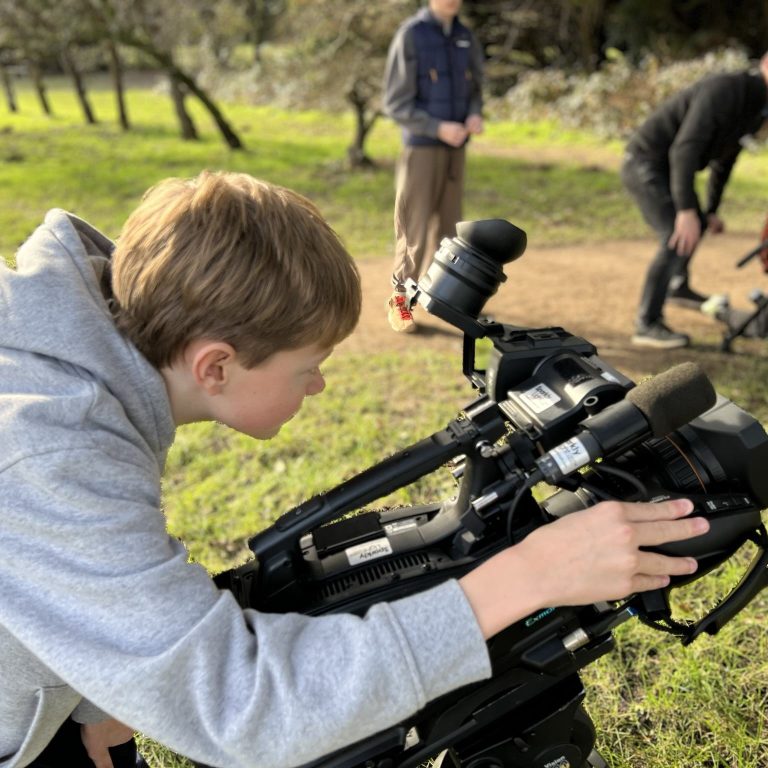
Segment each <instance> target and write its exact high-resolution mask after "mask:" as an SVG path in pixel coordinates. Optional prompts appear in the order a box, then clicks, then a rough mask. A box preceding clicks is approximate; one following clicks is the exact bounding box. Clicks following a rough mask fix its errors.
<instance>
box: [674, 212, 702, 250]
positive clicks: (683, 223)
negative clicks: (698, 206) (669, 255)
mask: <svg viewBox="0 0 768 768" xmlns="http://www.w3.org/2000/svg"><path fill="white" fill-rule="evenodd" d="M700 239H701V221H700V219H699V214H698V212H697V211H696V210H695V209H694V208H686V209H685V210H683V211H678V212H677V215H676V216H675V229H674V231H673V232H672V235H671V236H670V238H669V241H668V245H669V247H670V248H674V249H675V251H677V255H678V256H690V255H691V254H692V253H693V251H694V249H695V248H696V246H697V245H698V243H699V240H700Z"/></svg>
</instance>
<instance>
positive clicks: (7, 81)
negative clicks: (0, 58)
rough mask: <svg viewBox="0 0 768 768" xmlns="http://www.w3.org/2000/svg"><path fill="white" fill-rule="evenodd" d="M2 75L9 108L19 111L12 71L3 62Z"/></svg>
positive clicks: (11, 110) (0, 67)
mask: <svg viewBox="0 0 768 768" xmlns="http://www.w3.org/2000/svg"><path fill="white" fill-rule="evenodd" d="M0 77H2V79H3V90H4V91H5V100H6V102H7V103H8V110H9V111H10V112H18V111H19V108H18V106H17V105H16V93H15V92H14V90H13V82H12V81H11V73H10V72H9V71H8V68H7V67H6V66H4V65H3V64H0Z"/></svg>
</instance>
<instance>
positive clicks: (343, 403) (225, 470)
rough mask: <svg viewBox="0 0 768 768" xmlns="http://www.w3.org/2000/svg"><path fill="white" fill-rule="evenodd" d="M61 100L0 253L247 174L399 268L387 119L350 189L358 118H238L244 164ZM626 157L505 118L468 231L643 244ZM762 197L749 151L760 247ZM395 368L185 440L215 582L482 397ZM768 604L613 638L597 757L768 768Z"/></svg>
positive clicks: (19, 156)
mask: <svg viewBox="0 0 768 768" xmlns="http://www.w3.org/2000/svg"><path fill="white" fill-rule="evenodd" d="M49 95H50V99H51V102H52V105H53V109H54V117H53V118H44V117H42V116H41V115H40V113H39V108H38V106H37V104H36V101H35V99H34V95H33V93H32V92H31V91H30V90H28V89H25V88H23V87H21V88H20V89H19V94H18V99H19V104H20V112H19V113H18V114H9V113H8V112H7V111H5V109H4V108H3V111H0V255H3V256H5V257H6V258H7V259H8V260H9V261H10V262H12V261H13V253H14V251H15V249H16V248H17V247H18V245H19V244H20V243H21V242H22V241H23V240H24V238H25V237H26V236H27V235H28V234H29V232H30V231H31V230H32V229H33V228H34V227H35V226H36V225H37V223H38V222H39V221H40V219H41V217H42V216H43V215H44V213H45V211H46V210H47V209H49V208H51V207H61V208H65V209H67V210H70V211H72V212H74V213H76V214H78V215H80V216H82V217H83V218H85V219H87V220H89V221H91V222H93V223H94V224H95V225H97V226H99V227H100V228H101V229H103V230H104V231H105V232H107V233H108V234H110V235H112V236H116V235H117V234H118V232H119V228H120V225H121V222H122V221H123V220H124V218H125V217H126V215H127V214H128V212H129V211H130V210H131V209H132V208H133V207H134V205H135V204H136V203H137V201H138V200H139V198H140V196H141V194H142V192H143V191H144V190H145V189H146V188H147V187H148V186H150V185H152V184H153V183H155V182H156V181H158V180H160V179H162V178H164V177H166V176H170V175H173V176H192V175H195V174H197V173H198V172H199V171H200V170H201V169H203V168H211V169H232V170H241V171H247V172H249V173H252V174H254V175H256V176H259V177H262V178H265V179H268V180H270V181H273V182H276V183H279V184H284V185H286V186H290V187H293V188H295V189H297V190H299V191H301V192H303V193H305V194H307V195H309V196H310V197H312V198H313V199H314V200H315V201H316V202H317V203H318V205H319V206H320V208H321V210H322V211H323V212H324V213H325V214H326V215H327V217H328V218H329V220H330V221H331V223H332V224H333V226H334V227H335V228H336V230H337V231H338V232H339V233H340V234H341V236H342V237H343V239H344V240H345V242H346V243H347V245H348V247H349V248H350V250H351V252H352V253H353V254H355V256H356V257H357V258H359V259H366V258H375V257H380V256H382V255H386V254H389V253H391V247H392V246H391V239H392V236H391V209H392V203H393V186H392V172H393V165H394V161H395V158H396V155H397V151H398V140H399V139H398V135H397V131H396V130H395V129H394V127H393V126H392V125H391V124H390V123H389V122H386V121H383V120H382V121H379V123H377V125H376V128H375V129H374V132H373V134H372V136H371V138H370V140H369V143H368V150H369V153H370V154H371V155H372V156H373V157H374V159H375V160H376V162H377V168H375V169H373V170H367V171H362V172H358V173H349V172H347V171H346V170H345V168H344V166H343V162H342V160H343V158H344V155H345V147H346V144H347V143H348V141H349V138H350V137H351V135H352V121H351V118H350V116H348V115H343V116H338V115H328V114H323V113H318V112H307V113H289V112H284V111H279V110H275V109H269V108H264V107H259V108H256V107H247V106H243V105H228V106H226V109H225V112H226V114H227V116H228V117H229V118H230V119H231V121H232V123H233V124H234V126H235V128H236V130H237V131H239V132H240V133H241V134H242V138H243V140H244V142H245V144H246V146H247V149H246V150H245V151H241V152H233V151H231V150H228V149H227V148H226V147H225V146H224V144H223V142H222V141H221V139H220V138H219V137H218V135H217V134H216V132H215V130H214V128H213V126H212V125H211V124H210V121H209V120H208V119H207V117H206V116H205V115H204V114H202V113H201V112H200V111H199V110H198V109H195V108H193V114H194V115H195V117H196V119H197V121H198V124H199V128H200V131H201V136H202V137H201V140H200V141H198V142H184V141H182V140H180V139H178V138H177V136H176V126H175V121H174V117H173V114H172V111H171V106H170V100H169V99H168V98H167V97H166V96H165V95H163V94H161V93H159V92H154V91H150V90H146V89H144V90H131V91H130V92H129V94H128V107H129V114H130V117H131V120H132V121H133V124H134V128H133V130H131V131H130V132H128V133H123V132H121V131H120V130H119V129H118V128H117V127H116V125H115V119H114V106H113V104H112V97H111V94H110V93H109V92H108V91H106V90H94V91H92V93H91V98H92V101H93V106H94V109H95V112H96V115H97V117H98V118H99V120H100V122H99V124H97V125H95V126H86V125H83V124H82V120H81V118H80V115H79V113H78V110H77V106H76V104H75V102H74V99H73V97H72V95H71V93H70V91H69V88H68V85H67V84H62V83H51V87H50V92H49ZM620 156H621V145H620V144H619V143H606V142H603V141H599V140H597V139H595V138H594V137H591V136H589V135H587V134H581V133H578V132H574V131H568V132H565V131H562V130H559V129H558V127H557V126H555V125H551V124H546V123H541V124H528V125H513V124H508V123H499V124H494V123H493V121H492V120H491V121H489V123H488V129H487V132H486V134H485V135H484V136H483V137H481V138H480V139H479V140H478V141H477V142H476V144H475V146H474V147H473V148H472V157H471V162H470V165H469V171H468V173H469V178H468V185H467V193H466V217H467V218H492V217H503V218H508V219H509V220H511V221H513V222H514V223H516V224H518V225H519V226H521V227H522V228H523V229H525V230H526V231H527V232H528V236H529V242H531V243H536V244H537V245H557V244H564V243H572V242H578V241H583V242H599V241H600V240H606V239H617V238H637V237H645V236H646V235H647V232H646V228H645V225H644V224H643V223H642V221H641V220H640V218H639V216H638V214H637V212H636V210H635V209H634V207H633V206H631V205H629V204H628V198H627V197H626V195H625V193H624V192H623V190H622V189H621V186H620V183H619V181H618V178H617V175H616V172H615V169H616V167H618V163H619V161H620ZM766 200H768V154H767V153H765V152H760V153H756V154H747V153H744V155H743V157H742V158H741V159H740V160H739V164H738V167H737V169H736V172H735V173H734V178H733V180H732V182H731V184H730V186H729V189H728V193H727V198H726V203H725V205H724V207H723V215H724V218H726V219H727V220H728V222H729V224H730V226H731V230H732V231H736V232H738V231H743V232H745V233H749V234H750V235H752V234H754V232H755V231H756V229H757V228H758V226H759V225H760V224H761V223H762V221H763V218H764V216H765V214H766ZM396 363H397V360H396V359H395V358H394V356H393V353H390V352H379V351H376V350H372V351H371V352H370V354H367V355H365V356H362V355H353V354H346V355H339V356H337V357H334V358H333V359H332V360H331V361H329V363H328V365H327V371H326V373H327V378H328V389H327V393H326V394H324V396H323V397H322V398H314V399H312V400H311V401H310V403H309V404H308V406H307V407H306V409H305V411H304V412H303V413H302V414H301V415H300V416H299V417H297V418H296V419H294V420H293V421H292V422H291V423H290V424H289V425H287V426H286V427H285V429H284V430H283V432H282V433H281V435H280V436H279V438H277V439H276V440H275V441H273V442H271V443H270V444H268V445H264V444H261V443H257V442H255V441H252V440H250V439H247V438H244V437H243V436H241V435H237V434H235V433H233V432H231V431H228V430H226V429H224V428H222V427H220V426H217V425H212V424H211V425H195V426H190V427H184V428H182V429H180V430H179V435H178V441H177V444H176V446H175V447H174V449H173V450H172V452H171V455H170V457H169V462H168V468H167V470H168V471H167V474H166V479H165V511H166V514H167V517H168V524H169V529H170V530H171V532H172V533H173V534H175V535H178V536H180V537H182V538H183V539H184V541H185V542H186V544H187V546H188V547H189V550H190V553H191V556H192V557H193V558H194V559H195V560H197V561H199V562H201V563H203V564H204V565H205V566H206V567H208V568H209V569H211V570H212V571H216V570H220V569H222V568H225V567H228V566H231V565H233V564H235V563H238V562H242V560H243V559H244V558H245V557H246V556H247V550H246V549H245V541H246V539H247V538H248V537H249V536H251V535H252V534H253V533H255V532H256V531H258V530H259V529H261V528H262V527H264V526H266V525H268V524H269V523H270V521H272V520H273V519H274V518H275V517H276V516H277V515H279V514H281V513H282V512H284V511H286V510H287V509H289V508H291V507H292V506H294V505H295V504H297V503H298V502H300V501H302V500H303V499H305V498H308V497H309V496H311V495H312V494H314V493H317V492H319V491H322V490H323V489H326V488H328V487H330V486H332V485H335V484H336V483H338V482H340V481H341V480H343V479H344V478H346V477H349V476H350V475H352V474H354V473H355V472H357V471H360V470H362V469H364V468H365V467H366V466H369V465H370V464H372V463H374V462H375V461H378V460H380V459H381V458H383V457H384V456H386V455H387V454H388V453H391V452H392V451H393V450H395V449H397V448H400V447H404V446H405V445H407V444H408V443H410V442H413V441H415V440H417V439H420V438H421V437H424V436H425V435H427V434H429V433H431V432H433V431H435V430H437V429H440V428H442V427H443V426H444V425H445V423H446V422H447V421H448V420H449V419H451V418H452V417H453V416H454V415H455V412H456V410H457V409H458V408H459V407H461V406H462V405H463V404H465V403H467V402H469V400H470V399H471V393H470V391H469V388H468V386H467V385H466V383H465V382H464V380H463V378H462V377H461V375H460V361H459V360H456V359H453V358H451V357H449V356H448V355H446V354H443V353H439V352H430V351H428V350H421V351H420V352H419V356H418V360H417V361H416V360H414V361H413V364H412V365H407V366H400V369H399V370H400V371H402V372H403V373H402V375H400V376H398V377H396V378H393V377H392V376H391V373H390V372H391V370H392V369H393V368H394V367H395V365H396ZM728 366H729V364H727V363H726V364H725V365H724V366H723V368H722V369H721V370H719V371H718V372H717V373H716V374H715V377H714V378H715V383H716V385H717V387H718V389H720V391H722V392H723V394H725V395H726V396H730V397H733V398H734V399H736V400H737V401H738V402H740V403H743V404H744V405H745V407H748V408H750V409H751V411H752V413H753V414H754V415H756V416H757V417H758V418H759V419H761V420H762V421H763V423H766V422H768V406H767V405H766V402H765V394H764V392H765V389H764V387H765V384H764V381H765V379H764V376H763V374H764V372H765V369H764V367H763V368H760V375H757V373H756V370H757V369H750V368H749V366H745V365H739V366H738V367H728ZM361 372H364V373H363V374H361ZM361 377H362V378H364V380H365V387H364V388H361V387H360V386H359V381H360V379H361ZM425 382H432V383H433V389H434V391H435V393H436V395H435V396H434V397H429V398H426V399H425V402H424V403H423V404H422V405H421V406H420V407H419V408H418V409H417V410H416V411H413V409H410V408H408V409H404V408H403V406H402V404H401V402H402V400H403V394H404V393H406V392H408V391H410V390H411V389H412V388H413V387H415V386H419V387H421V388H422V389H423V388H424V383H425ZM449 488H450V481H449V479H444V478H437V477H435V478H432V477H429V478H426V479H424V480H423V481H421V482H419V483H417V484H414V485H413V486H409V487H408V488H404V489H401V490H400V491H398V492H396V493H395V494H393V496H392V497H391V498H390V499H387V500H385V501H388V502H392V503H412V502H417V501H432V500H435V498H436V497H438V498H442V496H443V495H444V494H445V493H447V492H448V489H449ZM739 568H743V563H740V564H738V567H737V566H736V564H734V565H733V566H729V567H728V568H725V569H724V570H723V572H722V573H720V574H718V576H717V578H714V579H713V578H708V579H705V580H702V582H700V583H698V584H697V585H696V587H695V588H691V589H690V590H686V594H685V596H684V597H683V598H681V601H682V605H681V609H682V610H683V611H685V612H690V613H691V614H693V615H696V611H697V609H700V610H702V611H703V610H704V609H705V606H706V605H711V604H712V603H713V602H714V601H715V600H716V599H717V596H718V595H719V594H722V592H723V589H724V588H727V587H728V586H729V585H732V584H733V583H734V582H735V581H736V580H737V579H738V575H739V572H740V571H739ZM767 605H768V602H766V600H765V599H764V598H761V599H759V600H758V601H756V602H755V603H754V604H753V605H752V606H750V608H749V609H748V610H747V611H745V612H744V613H743V614H741V616H739V617H738V618H737V619H736V620H734V621H733V622H732V623H731V624H729V625H728V626H727V627H726V628H725V629H724V630H723V632H722V633H721V634H720V635H718V636H717V637H715V638H710V637H704V638H702V639H701V640H698V641H697V642H696V643H695V644H694V645H693V646H691V647H689V648H682V647H681V646H680V645H679V644H678V643H676V642H675V641H673V640H672V639H670V638H668V637H667V636H665V635H662V634H659V633H655V632H653V631H651V630H650V629H648V628H645V627H642V626H640V625H638V624H636V623H630V624H628V625H625V626H624V627H622V628H620V629H619V630H618V631H617V633H616V635H617V640H618V642H617V650H616V651H615V652H614V653H612V654H610V655H609V656H607V657H604V658H602V659H600V660H599V661H598V662H597V663H595V664H594V665H592V666H591V667H589V668H588V669H587V670H586V671H585V674H584V680H585V683H586V685H587V689H588V692H587V701H586V704H587V708H588V709H589V711H590V712H591V714H592V715H593V717H594V719H595V721H596V723H597V729H598V744H599V747H600V749H601V751H602V752H603V754H604V756H605V757H606V758H607V759H608V761H609V763H610V764H611V765H612V766H613V768H641V766H642V768H677V767H678V766H686V767H687V766H704V767H706V768H726V767H728V768H765V766H766V765H768V737H767V736H766V733H765V729H766V714H765V713H766V704H768V639H766V638H768V633H766V631H765V627H764V626H762V624H763V621H764V617H765V611H766V606H767ZM145 749H146V750H147V751H148V752H149V753H150V757H149V759H150V762H151V764H152V765H153V768H154V767H155V766H162V767H163V768H170V766H173V765H178V764H180V761H178V760H177V759H176V758H174V757H173V756H172V755H169V754H168V753H167V752H165V751H164V750H162V749H160V748H158V747H157V746H156V745H154V744H152V743H151V742H146V743H145Z"/></svg>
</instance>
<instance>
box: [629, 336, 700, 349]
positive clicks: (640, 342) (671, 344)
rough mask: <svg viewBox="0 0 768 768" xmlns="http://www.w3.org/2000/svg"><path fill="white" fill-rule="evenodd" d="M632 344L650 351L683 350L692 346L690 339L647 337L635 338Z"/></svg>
mask: <svg viewBox="0 0 768 768" xmlns="http://www.w3.org/2000/svg"><path fill="white" fill-rule="evenodd" d="M631 341H632V343H633V344H634V345H635V346H636V347H648V348H649V349H682V348H683V347H687V346H688V345H689V344H690V341H689V340H688V339H679V340H672V339H670V340H668V341H663V340H662V339H650V338H648V337H647V336H633V337H632V339H631Z"/></svg>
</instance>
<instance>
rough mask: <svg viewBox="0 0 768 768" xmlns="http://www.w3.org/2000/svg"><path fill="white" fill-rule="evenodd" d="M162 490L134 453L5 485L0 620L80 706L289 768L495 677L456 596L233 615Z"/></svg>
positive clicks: (0, 493) (198, 751)
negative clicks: (175, 533) (361, 612)
mask: <svg viewBox="0 0 768 768" xmlns="http://www.w3.org/2000/svg"><path fill="white" fill-rule="evenodd" d="M131 459H135V461H132V460H131ZM158 487H159V481H158V478H157V477H156V470H153V469H152V468H151V467H149V465H148V464H145V465H142V463H141V462H140V461H139V460H138V454H137V453H135V452H134V453H133V454H131V453H130V452H128V453H127V454H126V456H125V457H120V458H115V456H114V454H110V455H106V454H105V452H104V451H101V450H95V449H85V448H84V449H72V450H68V451H57V452H49V453H45V454H42V455H37V456H33V457H28V458H25V459H22V460H19V461H16V462H15V463H13V464H11V465H10V466H7V467H6V468H5V469H4V470H3V471H2V472H0V498H3V500H4V503H3V510H4V511H3V515H4V519H3V535H2V536H1V537H0V583H2V584H3V600H2V601H1V602H0V623H2V624H3V625H4V626H5V627H7V628H8V629H9V630H10V632H12V633H13V634H14V635H15V636H16V637H17V638H18V639H19V640H20V641H21V642H22V643H23V644H24V645H25V646H26V648H27V649H28V650H29V652H30V653H31V654H33V655H34V656H35V657H36V658H37V659H38V660H40V661H42V663H44V664H45V665H47V666H48V667H49V668H50V669H51V670H53V671H54V672H55V673H56V674H57V675H58V676H60V677H61V679H63V680H64V681H65V682H66V683H68V684H69V685H70V686H71V687H72V688H74V689H75V690H76V691H77V692H78V693H80V694H81V695H82V696H83V697H84V698H85V699H87V700H88V702H91V703H92V706H95V707H97V708H99V709H100V710H102V711H103V712H105V713H109V715H110V716H112V717H115V718H117V719H118V720H120V721H121V722H124V723H126V724H127V725H130V726H132V727H133V728H135V729H137V730H139V731H142V732H143V733H145V734H147V735H148V736H150V737H152V738H154V739H156V740H157V741H159V742H161V743H163V744H165V745H167V746H168V747H170V748H171V749H173V750H175V751H177V752H179V753H181V754H184V755H187V756H188V757H191V758H192V759H194V760H197V761H201V762H204V763H207V764H209V765H212V766H222V767H224V766H226V768H245V767H246V766H249V767H252V766H254V765H258V766H260V768H270V767H272V766H274V767H275V768H278V767H280V768H286V766H291V765H301V764H304V763H306V762H308V761H310V760H313V759H316V758H317V757H319V756H321V755H323V754H327V753H329V752H332V751H334V750H336V749H339V748H341V747H343V746H346V745H348V744H350V743H353V742H355V741H357V740H359V739H361V738H364V737H365V736H367V735H370V734H372V733H374V732H376V731H379V730H382V729H384V728H386V727H388V726H391V725H393V724H395V723H397V722H399V721H401V720H403V719H404V718H406V717H407V716H408V715H409V714H411V713H413V712H414V711H416V710H418V709H420V708H421V707H423V706H424V705H425V704H426V702H427V701H428V700H430V699H432V698H435V697H436V696H439V695H441V694H443V693H446V692H448V691H449V690H452V689H454V688H457V687H459V686H462V685H465V684H468V683H471V682H474V681H477V680H479V679H482V678H484V677H487V676H489V675H490V665H489V660H488V654H487V648H486V645H485V643H484V641H483V638H482V636H481V633H480V630H479V628H478V626H477V623H476V620H475V618H474V616H473V614H472V611H471V608H470V607H469V605H468V603H467V601H466V599H465V598H464V595H463V592H462V590H461V588H460V587H459V585H458V584H457V583H456V582H455V581H448V582H445V583H443V584H441V585H440V586H438V587H436V588H433V589H431V590H429V591H427V592H423V593H419V594H417V595H414V596H412V597H409V598H405V599H403V600H400V601H396V602H392V603H389V604H387V603H383V604H379V605H377V606H375V607H373V608H372V609H371V610H370V611H369V612H368V613H367V615H366V616H365V617H356V616H353V615H346V614H341V615H332V616H323V617H307V616H304V615H300V614H262V613H258V612H256V611H252V610H246V611H242V610H241V609H240V608H239V607H238V605H237V604H236V602H235V600H234V598H233V596H232V595H231V594H229V593H228V592H222V591H219V590H217V589H216V587H215V586H214V584H213V582H212V580H211V579H210V578H209V576H208V574H207V573H206V572H205V571H204V570H203V569H202V568H201V567H200V566H197V565H194V564H190V563H189V562H188V557H187V553H186V551H185V550H184V548H183V547H182V546H181V545H180V544H179V543H178V542H177V541H176V540H174V539H173V538H171V537H169V536H168V535H167V533H166V531H165V522H164V519H163V517H162V515H161V514H160V512H159V498H158V490H157V488H158ZM86 716H88V715H86Z"/></svg>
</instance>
